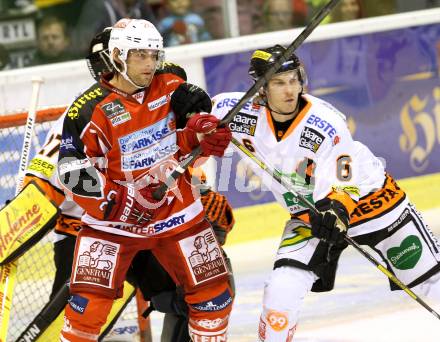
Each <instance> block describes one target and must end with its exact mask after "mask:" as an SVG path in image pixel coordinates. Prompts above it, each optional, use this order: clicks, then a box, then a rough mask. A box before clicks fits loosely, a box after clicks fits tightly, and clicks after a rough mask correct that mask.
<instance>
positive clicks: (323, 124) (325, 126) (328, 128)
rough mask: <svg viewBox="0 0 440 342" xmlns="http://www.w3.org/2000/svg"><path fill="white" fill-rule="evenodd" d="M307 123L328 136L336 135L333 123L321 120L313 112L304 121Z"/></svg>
mask: <svg viewBox="0 0 440 342" xmlns="http://www.w3.org/2000/svg"><path fill="white" fill-rule="evenodd" d="M306 122H307V123H308V124H309V125H312V126H316V127H318V128H320V129H322V130H323V131H324V132H325V133H327V135H328V136H329V137H330V138H334V137H335V135H336V129H335V128H334V127H333V125H332V124H331V123H330V122H328V121H325V120H322V119H321V118H320V117H319V116H316V115H315V114H312V115H310V117H309V118H308V119H307V121H306Z"/></svg>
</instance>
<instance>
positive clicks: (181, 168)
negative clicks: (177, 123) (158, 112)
mask: <svg viewBox="0 0 440 342" xmlns="http://www.w3.org/2000/svg"><path fill="white" fill-rule="evenodd" d="M338 2H339V0H330V1H329V2H328V3H327V4H326V5H325V6H324V7H322V8H321V9H320V10H319V11H318V12H317V13H316V14H315V16H314V17H313V18H312V19H311V20H310V23H309V24H308V25H307V26H306V27H305V28H304V30H302V32H301V33H300V34H299V36H298V37H296V39H295V40H294V41H293V42H292V44H290V45H289V46H288V47H287V49H286V51H284V53H283V54H282V55H281V56H280V57H279V58H278V59H277V60H276V61H275V63H274V64H273V65H272V66H271V67H270V68H269V69H268V70H267V71H266V72H265V73H264V74H263V76H261V77H260V78H259V79H258V80H257V81H256V82H255V83H254V85H253V86H252V87H251V88H250V89H249V90H248V91H247V92H246V94H244V95H243V97H242V98H241V100H240V101H239V102H238V103H237V104H236V105H235V106H234V107H232V109H231V110H230V111H229V112H228V114H226V116H225V117H224V118H223V119H222V120H221V121H220V124H219V126H225V125H227V124H228V123H229V122H231V121H232V120H233V118H234V116H235V115H236V114H237V113H238V112H239V111H240V110H241V108H242V107H243V106H244V105H245V104H246V103H247V102H248V101H249V100H250V99H251V98H252V96H254V95H255V94H256V93H257V92H258V90H259V89H260V88H261V87H262V86H264V85H265V84H266V82H267V81H268V80H269V79H270V78H271V77H272V76H273V75H274V74H275V73H276V71H277V70H278V69H279V68H280V67H281V65H282V64H283V63H284V62H286V60H287V59H288V58H289V57H290V56H291V55H292V53H293V52H294V51H295V50H296V49H297V48H298V47H299V46H300V45H301V44H302V43H303V42H304V40H305V39H306V38H307V37H308V36H309V35H310V34H311V33H312V32H313V30H314V29H315V28H316V27H317V26H318V25H319V24H320V23H321V21H322V20H323V19H324V18H325V17H326V16H327V15H328V14H329V13H330V11H331V10H332V9H333V8H334V7H335V6H336V4H337V3H338ZM201 151H202V149H201V147H200V145H199V146H197V147H196V148H195V149H194V150H193V151H192V152H191V153H190V154H189V156H188V157H187V158H185V159H184V160H183V161H182V162H181V163H180V164H179V165H178V166H177V167H176V169H174V170H173V172H172V173H171V174H170V176H168V177H167V179H166V180H165V183H163V184H161V185H160V186H159V187H158V189H157V190H156V191H155V192H154V193H153V197H154V198H155V199H157V200H160V199H162V198H163V196H164V195H165V193H166V192H167V190H168V188H169V187H170V186H171V185H172V184H173V183H174V181H175V180H176V179H177V178H179V177H180V176H181V175H182V174H183V173H184V172H185V170H186V169H187V168H188V167H189V166H190V165H191V164H192V163H193V162H194V161H195V159H196V158H197V157H198V156H199V155H200V153H201Z"/></svg>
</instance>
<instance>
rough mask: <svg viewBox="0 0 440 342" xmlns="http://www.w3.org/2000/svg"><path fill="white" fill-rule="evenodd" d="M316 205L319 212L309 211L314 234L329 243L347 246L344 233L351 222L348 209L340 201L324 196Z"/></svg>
mask: <svg viewBox="0 0 440 342" xmlns="http://www.w3.org/2000/svg"><path fill="white" fill-rule="evenodd" d="M315 205H316V209H317V210H318V211H319V212H318V213H314V212H313V211H310V212H309V216H310V224H311V225H312V235H313V236H315V237H317V238H318V239H321V240H323V241H325V242H327V243H329V244H332V245H338V246H340V247H346V246H347V243H346V242H345V240H344V235H345V233H346V231H347V228H348V222H349V218H348V213H347V209H345V207H344V206H343V205H342V204H341V203H340V202H339V201H335V200H331V199H329V198H324V199H322V200H320V201H318V202H316V203H315Z"/></svg>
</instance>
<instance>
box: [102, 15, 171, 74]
mask: <svg viewBox="0 0 440 342" xmlns="http://www.w3.org/2000/svg"><path fill="white" fill-rule="evenodd" d="M116 48H117V49H118V50H119V58H120V59H121V60H122V63H123V70H120V67H119V66H118V64H117V63H115V61H114V56H113V51H114V50H115V49H116ZM108 49H109V53H110V59H111V62H112V64H113V66H114V67H115V68H116V70H118V71H119V72H120V73H121V74H122V75H123V76H124V78H126V79H128V76H127V74H126V73H127V64H126V61H127V56H128V52H129V51H130V50H131V49H147V50H157V51H158V60H157V66H159V65H161V64H162V62H163V59H164V56H165V52H164V50H163V38H162V36H161V34H160V33H159V31H158V30H157V29H156V27H155V26H154V25H153V24H152V23H150V22H149V21H147V20H144V19H127V18H124V19H121V20H119V21H118V22H117V23H116V24H115V25H114V26H113V28H112V30H111V33H110V40H109V43H108ZM129 81H131V80H129Z"/></svg>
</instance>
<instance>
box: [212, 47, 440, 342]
mask: <svg viewBox="0 0 440 342" xmlns="http://www.w3.org/2000/svg"><path fill="white" fill-rule="evenodd" d="M284 52H285V48H284V47H282V46H280V45H276V46H273V47H270V48H267V49H261V50H257V51H255V52H254V54H253V55H252V58H251V61H250V69H249V74H250V75H251V77H252V78H253V79H254V80H256V79H258V78H260V77H263V75H264V73H265V72H266V71H267V70H268V69H269V68H271V67H272V66H273V64H274V63H275V61H276V59H277V58H278V57H279V56H281V55H282V54H283V53H284ZM305 86H306V74H305V71H304V69H303V67H302V65H301V63H300V61H299V59H298V58H297V56H295V55H294V54H292V55H291V56H290V57H288V58H287V60H286V61H285V62H284V63H283V64H282V66H281V67H280V68H279V69H278V70H277V71H276V73H275V74H274V75H273V76H272V77H271V78H270V79H269V80H268V82H267V84H266V85H265V86H264V87H262V88H261V89H260V91H259V96H258V97H256V98H255V100H254V102H253V103H249V104H247V105H245V106H244V107H243V108H242V110H241V111H240V113H239V114H237V117H236V118H234V119H233V120H232V122H231V123H230V124H229V127H230V129H231V131H232V134H233V137H234V138H235V139H236V140H238V141H240V142H242V143H243V145H244V146H246V148H248V149H249V151H251V152H252V153H253V154H254V155H255V156H256V157H257V158H258V159H260V160H262V161H264V163H265V164H266V165H270V166H271V167H272V168H276V169H277V170H278V171H280V172H281V173H282V174H283V175H285V176H286V177H288V178H289V179H290V180H291V182H292V184H293V186H294V188H295V189H296V190H297V192H298V193H300V194H302V195H303V196H305V197H306V198H307V199H309V200H311V201H314V203H315V206H316V208H317V209H318V211H319V214H313V213H309V210H308V207H306V206H304V205H303V204H302V203H301V202H300V201H298V200H297V199H296V197H295V196H294V195H293V194H292V193H290V192H287V191H286V190H285V188H284V187H282V186H281V185H280V184H279V183H278V182H276V181H274V180H273V178H271V177H268V175H267V174H266V173H265V172H264V171H263V170H262V169H261V168H259V167H256V164H254V163H252V162H251V161H250V159H249V157H247V156H246V154H244V153H243V152H242V151H239V152H240V153H241V154H242V156H243V160H244V161H246V160H248V161H250V162H249V165H250V166H251V167H252V169H254V172H255V173H257V174H258V175H260V177H261V178H262V180H263V182H264V183H265V185H266V187H268V188H269V189H271V191H272V192H273V194H274V196H275V198H276V199H277V201H278V202H279V203H280V204H281V205H282V206H283V207H284V208H285V209H286V210H288V211H289V212H290V214H291V217H292V219H291V220H290V221H288V222H287V224H286V226H285V229H284V232H283V236H282V240H281V243H280V246H279V249H278V253H277V256H276V261H275V265H274V269H273V271H272V272H271V274H270V277H269V279H268V280H267V282H266V285H265V289H264V298H263V310H262V314H261V319H260V324H259V329H258V335H259V340H260V341H271V342H274V341H276V342H286V341H287V342H290V341H293V340H294V337H293V336H294V333H295V330H296V325H297V322H298V318H299V312H300V309H301V306H302V303H303V300H304V297H305V296H306V294H307V293H308V292H309V291H314V292H322V291H330V290H331V289H332V288H333V286H334V281H335V275H336V268H337V264H338V259H339V256H340V254H341V252H342V251H343V250H344V249H345V247H347V243H346V242H345V240H344V239H343V234H345V233H347V234H348V235H349V236H351V237H353V238H354V239H355V240H356V241H357V242H358V243H359V244H363V245H368V246H369V247H371V248H372V249H374V250H375V251H376V252H377V253H379V255H380V256H381V258H382V260H383V262H384V263H385V264H386V265H387V268H388V270H389V271H390V272H392V273H393V274H395V275H396V276H397V278H399V279H400V280H402V281H403V282H404V283H405V284H407V286H408V287H410V288H412V289H413V290H414V292H415V293H417V294H420V295H424V296H426V298H427V299H428V300H429V301H431V302H434V301H437V303H438V301H439V300H440V282H439V281H440V273H439V270H440V245H439V244H438V242H437V240H436V238H435V237H434V236H433V234H432V232H431V231H430V230H429V228H428V227H427V226H426V224H425V222H424V221H423V219H422V218H421V216H420V214H419V213H418V212H417V210H416V209H415V207H414V206H413V205H412V204H411V202H410V201H409V199H408V196H407V195H406V194H405V192H404V191H403V190H402V189H401V188H399V186H398V185H397V183H396V182H395V181H394V179H393V178H392V177H391V175H389V174H388V173H387V172H386V171H385V169H384V166H383V165H382V163H381V162H380V160H379V159H378V158H376V157H375V156H374V155H373V154H372V153H371V151H370V150H369V149H368V148H367V147H366V146H364V145H363V144H361V143H360V142H357V141H355V140H353V138H352V137H351V135H350V132H349V130H348V128H347V125H346V123H345V116H344V115H343V114H342V113H341V112H339V111H338V110H337V109H336V108H334V107H333V106H332V105H331V104H329V103H327V102H325V101H323V100H320V99H318V98H316V97H314V96H311V95H308V94H305V93H304V87H305ZM242 96H243V93H222V94H219V95H217V96H215V97H214V98H213V109H212V113H214V115H216V116H217V117H219V118H222V117H224V116H225V114H226V113H227V112H228V111H229V109H230V107H231V106H233V105H234V104H235V103H237V102H238V101H239V100H240V99H241V98H242ZM347 226H348V231H341V229H342V230H343V229H345V228H346V227H347ZM268 229H270V227H268ZM405 244H406V245H409V244H411V250H412V252H411V253H408V252H409V250H407V251H406V252H403V251H402V253H403V254H401V255H396V252H395V250H399V248H395V247H399V246H402V245H405ZM403 255H405V257H403ZM391 288H392V290H396V289H398V288H397V286H396V285H395V284H394V283H391ZM340 338H341V339H343V337H342V336H340Z"/></svg>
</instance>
